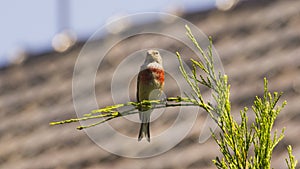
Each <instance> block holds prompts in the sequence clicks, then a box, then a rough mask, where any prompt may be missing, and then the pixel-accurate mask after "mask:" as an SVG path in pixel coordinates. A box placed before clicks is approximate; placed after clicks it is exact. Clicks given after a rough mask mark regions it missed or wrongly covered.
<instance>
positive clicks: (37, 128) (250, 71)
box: [0, 0, 300, 169]
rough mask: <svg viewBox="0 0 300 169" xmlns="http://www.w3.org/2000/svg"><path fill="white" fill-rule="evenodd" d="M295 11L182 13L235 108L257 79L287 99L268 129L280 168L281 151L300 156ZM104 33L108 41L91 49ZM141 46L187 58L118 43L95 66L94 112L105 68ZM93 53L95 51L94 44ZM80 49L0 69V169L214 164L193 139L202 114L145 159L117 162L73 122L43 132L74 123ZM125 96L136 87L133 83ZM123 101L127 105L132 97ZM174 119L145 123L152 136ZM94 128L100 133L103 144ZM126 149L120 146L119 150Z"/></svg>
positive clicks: (152, 41) (208, 148) (287, 3)
mask: <svg viewBox="0 0 300 169" xmlns="http://www.w3.org/2000/svg"><path fill="white" fill-rule="evenodd" d="M299 9H300V1H298V0H274V1H245V2H242V3H240V4H239V5H237V6H236V8H234V9H232V10H229V11H218V10H209V11H205V12H194V13H189V14H184V15H183V17H184V18H185V19H187V20H189V21H191V22H192V23H194V24H195V25H197V26H198V27H199V28H200V29H201V30H202V31H203V32H204V33H205V34H207V35H211V36H213V39H214V46H215V48H216V50H217V51H218V53H219V55H220V58H221V60H222V63H223V66H224V70H225V72H226V74H227V75H228V76H229V81H230V83H231V91H232V95H231V100H232V103H233V111H234V112H238V111H239V109H241V108H243V107H244V106H249V105H251V103H252V101H253V99H254V97H255V96H256V95H261V94H262V91H263V77H267V78H268V79H269V85H270V89H271V91H283V92H284V95H283V97H282V99H281V101H283V100H287V101H288V105H287V106H286V107H285V109H283V111H282V112H281V114H280V115H279V118H278V119H277V121H276V123H275V126H274V128H277V129H278V130H280V129H282V128H283V127H286V130H285V138H284V140H283V141H282V142H281V143H280V144H279V145H278V146H277V147H276V148H275V152H274V156H273V158H272V160H273V161H272V162H273V163H272V166H273V167H274V168H286V167H285V161H284V158H286V157H287V152H286V150H285V149H286V146H287V145H289V144H291V145H292V146H293V149H294V155H295V156H296V158H297V159H298V161H299V158H300V142H299V141H298V139H299V136H298V135H299V132H300V125H299V122H300V104H299V101H300V76H299V75H300V48H299V47H300V10H299ZM169 29H170V31H177V32H178V34H181V33H182V31H184V28H183V29H182V30H172V27H170V28H169ZM183 34H184V32H183ZM112 37H113V35H109V36H107V37H106V39H102V40H99V43H96V44H101V43H102V42H105V41H107V40H109V39H110V38H112ZM145 39H146V40H145ZM158 42H159V43H158ZM144 47H146V48H149V47H155V48H163V49H167V50H170V51H172V52H175V51H177V50H179V51H180V52H181V54H182V55H183V56H186V57H187V56H189V54H190V52H189V51H188V50H187V49H186V48H185V47H184V46H183V45H182V44H181V43H179V42H176V41H174V40H172V39H170V38H166V37H161V36H158V35H144V36H139V37H132V38H129V39H127V40H125V41H124V42H120V43H119V44H118V45H117V46H116V47H114V48H113V49H112V50H111V51H110V52H109V53H108V57H107V59H106V60H105V63H101V65H100V68H99V69H98V72H99V73H98V74H97V77H96V94H97V100H98V102H99V104H100V105H101V106H104V105H109V104H111V103H112V98H111V96H110V83H109V81H110V78H111V76H112V73H114V72H113V71H114V70H113V68H115V67H116V66H117V65H118V64H119V63H120V62H121V61H122V59H123V58H124V57H125V56H127V55H128V54H131V52H134V51H136V50H139V49H143V48H144ZM94 48H95V50H98V48H99V46H95V47H94ZM81 49H82V45H81V44H79V45H77V46H76V47H74V48H73V49H72V50H70V51H69V52H67V53H63V54H59V53H47V54H44V55H42V56H39V57H35V58H31V59H29V60H27V61H25V62H24V63H23V64H22V65H14V66H10V67H8V68H5V69H2V70H0V81H1V83H0V89H1V90H0V112H1V113H0V116H1V119H0V121H1V122H0V133H1V135H0V143H1V144H0V149H1V151H0V168H5V169H6V168H10V169H17V168H22V169H26V168H28V169H29V168H30V169H34V168H56V169H63V168H72V169H74V168H75V169H76V168H89V169H92V168H97V169H98V168H125V169H126V168H128V169H129V168H130V169H132V168H214V166H213V164H212V162H211V159H213V158H214V157H215V156H217V155H218V151H217V148H216V147H217V146H216V144H215V143H214V141H213V140H212V139H209V140H208V141H206V142H205V143H202V144H200V143H198V136H199V133H200V130H201V127H199V126H202V125H203V122H204V120H205V118H206V116H205V115H204V114H201V115H200V117H198V119H197V122H196V123H195V125H194V127H193V128H192V130H191V132H190V133H189V134H188V135H187V136H186V137H185V139H184V140H183V141H182V142H180V143H179V144H178V145H177V146H175V147H174V148H173V149H171V150H170V151H168V152H166V153H164V154H161V155H159V156H156V157H152V158H146V159H130V158H123V157H119V156H116V155H113V154H110V153H109V152H106V151H104V150H103V149H101V148H99V147H98V146H97V145H96V144H95V143H94V142H93V141H91V140H90V139H89V137H88V136H87V135H86V134H85V133H84V132H83V131H77V130H76V129H75V128H76V126H77V125H78V124H68V125H63V126H55V127H50V126H48V123H49V122H50V121H53V120H62V119H66V118H71V117H76V116H75V113H74V108H73V103H72V73H73V69H74V65H75V61H76V58H77V56H78V54H79V52H80V50H81ZM90 57H97V55H91V56H90ZM89 59H90V58H87V59H86V62H87V63H89ZM132 66H136V65H135V64H133V65H132ZM138 66H139V65H138ZM87 69H88V68H87ZM168 81H169V84H171V82H172V78H171V77H168V79H167V82H166V83H168ZM132 83H133V84H134V80H133V82H132ZM166 88H169V89H166V90H167V92H168V94H169V95H176V86H171V85H169V86H168V87H166ZM130 90H131V91H134V85H132V86H131V88H130ZM87 95H88V94H87ZM130 96H131V97H132V99H134V92H132V93H131V94H130ZM83 97H84V95H83ZM87 104H89V103H87ZM173 116H174V115H172V112H170V113H168V114H167V115H164V116H163V117H162V118H160V119H158V120H156V121H155V122H154V123H153V124H152V126H151V130H152V132H153V133H159V132H160V131H161V130H162V128H166V127H168V126H169V125H170V123H172V122H170V121H168V120H167V119H168V118H171V119H172V118H174V117H173ZM120 121H121V120H120ZM112 124H113V125H116V127H117V128H118V129H120V131H121V132H125V133H128V134H129V135H130V136H132V137H135V134H137V132H138V124H134V123H129V122H126V121H124V120H123V121H121V122H120V124H117V123H116V122H114V121H113V122H112ZM99 128H101V126H99ZM100 131H101V130H99V133H98V134H99V137H103V139H105V138H104V135H101V134H104V133H101V132H100ZM105 137H106V136H105ZM136 144H139V143H138V142H137V143H136ZM133 147H134V145H132V146H128V149H127V151H130V150H132V149H133Z"/></svg>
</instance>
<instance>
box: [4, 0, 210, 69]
mask: <svg viewBox="0 0 300 169" xmlns="http://www.w3.org/2000/svg"><path fill="white" fill-rule="evenodd" d="M61 1H65V2H69V20H70V21H69V23H63V24H64V25H67V26H68V27H70V28H71V29H72V30H73V31H74V32H75V33H76V34H77V36H78V37H79V38H80V37H88V36H90V35H92V34H93V33H94V32H95V31H96V30H97V29H98V28H100V27H102V26H103V25H104V24H105V23H106V22H107V20H109V18H112V17H113V16H117V15H119V14H136V13H141V12H168V9H171V8H173V7H180V8H183V9H184V10H185V11H192V10H194V11H195V10H199V9H205V8H208V7H211V6H213V5H214V3H215V1H214V0H172V1H171V0H151V1H141V0H129V1H121V0H119V1H117V0H115V1H114V0H110V1H101V0H85V1H82V0H42V1H41V0H26V1H20V0H9V1H2V2H0V25H1V26H0V67H1V66H3V65H5V64H7V63H8V62H9V60H10V59H11V58H12V57H13V56H14V55H16V54H17V53H18V52H20V51H22V50H27V51H31V52H34V51H41V50H44V49H50V48H51V41H52V39H53V37H54V36H55V34H56V33H58V32H59V30H61V26H62V24H58V23H59V19H58V16H59V15H58V3H61Z"/></svg>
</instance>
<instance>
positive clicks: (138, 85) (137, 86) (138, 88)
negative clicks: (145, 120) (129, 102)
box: [136, 72, 141, 102]
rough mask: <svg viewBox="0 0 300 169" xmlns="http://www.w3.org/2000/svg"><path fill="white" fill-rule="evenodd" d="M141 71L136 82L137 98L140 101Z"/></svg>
mask: <svg viewBox="0 0 300 169" xmlns="http://www.w3.org/2000/svg"><path fill="white" fill-rule="evenodd" d="M140 73H141V72H139V74H138V77H137V83H136V100H137V101H138V102H139V101H140V98H139V92H140Z"/></svg>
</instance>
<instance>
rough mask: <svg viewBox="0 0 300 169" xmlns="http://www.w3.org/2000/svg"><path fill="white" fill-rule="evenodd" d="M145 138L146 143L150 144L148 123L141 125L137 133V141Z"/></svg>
mask: <svg viewBox="0 0 300 169" xmlns="http://www.w3.org/2000/svg"><path fill="white" fill-rule="evenodd" d="M143 137H145V138H146V139H147V141H148V142H150V123H149V122H146V123H141V128H140V132H139V137H138V141H141V140H142V138H143Z"/></svg>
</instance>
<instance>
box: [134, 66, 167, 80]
mask: <svg viewBox="0 0 300 169" xmlns="http://www.w3.org/2000/svg"><path fill="white" fill-rule="evenodd" d="M139 76H140V80H141V82H149V81H152V80H154V79H155V80H157V81H158V82H159V83H160V84H163V83H164V81H165V73H164V70H163V69H159V68H151V67H150V68H147V69H145V70H142V71H141V72H140V73H139Z"/></svg>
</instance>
